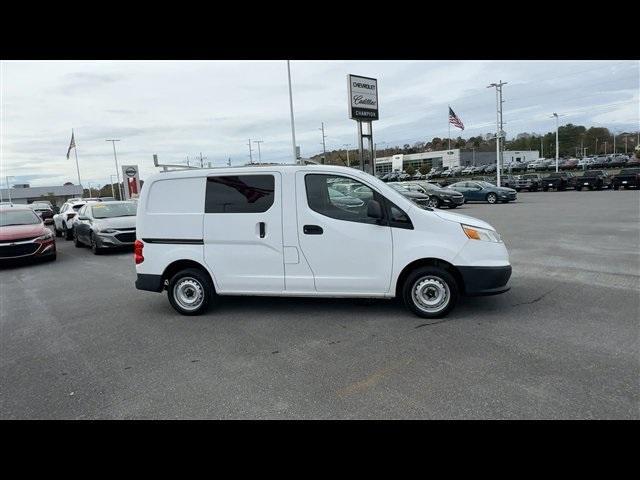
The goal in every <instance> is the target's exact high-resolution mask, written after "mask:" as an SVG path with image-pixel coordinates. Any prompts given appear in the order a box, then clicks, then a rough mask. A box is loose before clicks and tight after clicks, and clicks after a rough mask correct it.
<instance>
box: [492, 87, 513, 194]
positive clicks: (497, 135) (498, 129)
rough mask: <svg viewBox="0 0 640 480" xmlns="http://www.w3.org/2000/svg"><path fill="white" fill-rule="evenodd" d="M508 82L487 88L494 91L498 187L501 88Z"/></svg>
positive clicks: (499, 172)
mask: <svg viewBox="0 0 640 480" xmlns="http://www.w3.org/2000/svg"><path fill="white" fill-rule="evenodd" d="M507 83H508V82H503V81H502V80H500V82H499V83H492V84H491V85H488V86H487V88H494V87H495V89H496V174H497V181H496V184H497V186H498V187H499V186H500V174H501V170H502V164H501V161H500V160H501V154H500V153H501V152H500V137H501V136H502V103H503V102H502V86H503V85H506V84H507Z"/></svg>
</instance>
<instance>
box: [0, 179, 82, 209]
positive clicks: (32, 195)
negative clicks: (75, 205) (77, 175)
mask: <svg viewBox="0 0 640 480" xmlns="http://www.w3.org/2000/svg"><path fill="white" fill-rule="evenodd" d="M0 194H1V195H2V201H3V202H8V201H9V198H11V203H16V204H18V203H19V204H27V203H31V202H34V201H36V200H49V201H50V202H51V203H52V204H54V205H58V206H61V205H62V204H63V203H64V202H66V201H67V200H68V199H69V198H74V197H82V186H80V185H59V186H53V187H31V186H29V184H27V183H23V184H16V185H13V187H12V188H11V189H7V188H1V189H0Z"/></svg>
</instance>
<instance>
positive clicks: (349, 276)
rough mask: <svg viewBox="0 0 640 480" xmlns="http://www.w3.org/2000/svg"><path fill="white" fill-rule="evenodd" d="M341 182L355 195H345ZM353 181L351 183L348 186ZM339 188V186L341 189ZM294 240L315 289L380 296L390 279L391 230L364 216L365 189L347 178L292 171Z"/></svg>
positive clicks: (372, 194) (368, 191) (370, 191)
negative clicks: (295, 198) (296, 239)
mask: <svg viewBox="0 0 640 480" xmlns="http://www.w3.org/2000/svg"><path fill="white" fill-rule="evenodd" d="M341 183H345V184H348V185H349V187H350V188H349V191H357V192H358V195H350V194H349V195H345V194H342V193H341V192H340V188H339V187H338V188H336V186H338V185H339V184H341ZM354 184H355V185H354ZM343 190H344V189H343ZM296 196H297V202H296V203H297V212H298V241H299V242H300V249H301V251H302V254H303V256H304V258H305V259H306V260H307V262H308V263H309V266H310V268H311V270H312V272H313V277H314V282H315V287H316V291H317V292H321V293H335V294H337V295H340V294H347V295H348V294H384V293H386V292H388V290H389V285H390V282H391V269H392V257H393V251H392V248H393V245H392V240H391V228H390V227H389V226H387V225H378V222H377V221H376V220H375V219H373V218H371V217H368V216H367V205H368V203H369V201H370V200H371V199H372V198H375V199H376V200H379V201H380V200H382V198H381V196H380V194H378V193H377V192H375V191H374V190H373V189H372V188H371V187H369V186H368V185H365V184H364V183H362V182H360V181H358V180H355V179H353V178H350V177H346V176H342V175H332V174H321V173H307V172H297V173H296Z"/></svg>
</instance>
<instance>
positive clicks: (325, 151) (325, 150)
mask: <svg viewBox="0 0 640 480" xmlns="http://www.w3.org/2000/svg"><path fill="white" fill-rule="evenodd" d="M318 130H322V163H323V164H325V163H327V148H326V145H325V143H324V139H325V138H327V136H326V135H325V134H324V122H322V128H319V129H318Z"/></svg>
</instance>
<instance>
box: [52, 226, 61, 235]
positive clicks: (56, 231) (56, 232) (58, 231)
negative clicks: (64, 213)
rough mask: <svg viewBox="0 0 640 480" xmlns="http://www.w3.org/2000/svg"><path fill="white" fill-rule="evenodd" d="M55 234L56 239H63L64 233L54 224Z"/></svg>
mask: <svg viewBox="0 0 640 480" xmlns="http://www.w3.org/2000/svg"><path fill="white" fill-rule="evenodd" d="M53 232H54V233H55V234H56V237H61V236H62V232H61V231H60V230H58V227H56V224H55V223H54V224H53Z"/></svg>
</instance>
